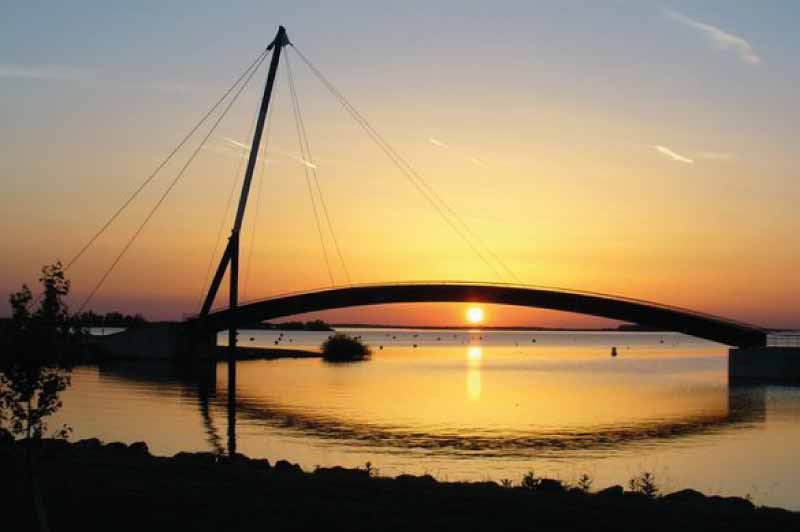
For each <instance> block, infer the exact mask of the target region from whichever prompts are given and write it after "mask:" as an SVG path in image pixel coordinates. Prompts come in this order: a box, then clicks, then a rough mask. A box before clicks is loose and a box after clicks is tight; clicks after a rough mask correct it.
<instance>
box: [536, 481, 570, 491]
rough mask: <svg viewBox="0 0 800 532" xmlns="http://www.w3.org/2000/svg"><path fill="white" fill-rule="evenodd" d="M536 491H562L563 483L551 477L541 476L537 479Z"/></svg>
mask: <svg viewBox="0 0 800 532" xmlns="http://www.w3.org/2000/svg"><path fill="white" fill-rule="evenodd" d="M536 491H543V492H547V493H562V492H563V491H564V484H562V483H561V481H560V480H555V479H552V478H543V479H541V480H539V485H538V486H536Z"/></svg>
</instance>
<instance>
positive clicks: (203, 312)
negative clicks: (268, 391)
mask: <svg viewBox="0 0 800 532" xmlns="http://www.w3.org/2000/svg"><path fill="white" fill-rule="evenodd" d="M284 49H286V52H284V53H285V58H286V59H285V60H284V65H285V67H286V72H287V81H288V84H289V93H290V95H291V100H292V110H293V114H294V120H295V126H296V130H297V136H298V143H299V149H300V157H299V158H296V157H293V158H295V159H296V160H297V161H300V162H302V166H303V169H304V172H305V178H306V182H307V184H308V190H309V197H310V199H311V204H312V207H313V209H312V210H313V213H314V219H315V222H316V227H317V231H318V232H319V237H320V243H321V244H322V251H323V254H324V257H325V264H326V266H327V268H328V275H329V277H330V281H331V287H330V288H326V289H321V290H314V291H309V292H302V293H294V294H288V295H282V296H276V297H271V298H268V299H263V300H260V301H254V302H247V303H243V304H240V303H239V258H240V241H241V233H242V227H243V221H244V217H245V211H246V207H247V202H248V198H249V196H250V189H251V185H252V181H253V174H254V170H255V168H256V166H257V164H258V156H259V152H260V151H261V148H262V136H264V134H265V122H266V121H267V119H268V117H269V108H270V100H271V97H272V91H273V86H274V83H275V79H276V74H277V70H278V65H279V63H280V61H281V57H282V55H281V54H282V52H283V51H284ZM290 50H291V51H293V53H294V55H296V56H297V57H298V58H299V59H300V60H301V61H302V62H303V63H304V64H305V65H306V66H307V67H308V69H309V70H310V71H311V73H312V74H313V75H314V76H315V77H316V78H317V79H318V80H319V81H320V82H321V83H322V85H323V86H324V88H325V89H327V91H328V92H329V93H330V94H331V95H332V96H333V97H334V98H335V99H336V100H337V102H338V103H339V104H340V105H341V106H342V108H343V109H344V110H345V111H346V112H347V113H349V114H350V116H351V117H352V118H353V119H354V120H355V122H356V124H357V125H358V126H359V127H361V129H363V131H364V132H365V133H366V134H367V135H368V136H369V137H370V138H371V140H372V141H374V142H375V144H377V145H378V147H379V148H380V149H381V150H382V151H383V152H384V154H385V155H386V156H387V157H388V159H389V160H390V161H391V162H392V163H393V164H394V165H395V167H396V168H397V170H399V172H400V173H401V174H402V175H403V177H404V178H405V179H406V180H408V181H409V183H410V184H411V185H413V186H414V187H415V188H416V190H417V191H418V192H419V193H420V195H421V196H422V197H423V199H424V200H425V201H426V202H427V203H428V204H429V206H430V207H432V208H433V209H434V210H435V211H436V212H437V213H438V214H439V215H440V217H441V218H442V220H443V221H444V222H446V223H447V224H448V225H449V226H450V227H451V228H452V229H453V231H454V236H458V237H459V238H460V239H461V240H463V241H464V243H465V244H467V245H468V246H469V247H470V249H471V250H472V251H473V252H474V253H475V255H476V257H477V258H478V259H480V260H481V261H482V262H483V263H484V265H486V266H487V267H489V268H491V269H492V271H493V272H494V274H495V275H496V277H497V278H499V279H502V280H505V279H506V278H507V277H510V278H511V279H513V280H515V281H516V280H517V279H516V276H515V275H514V274H513V272H512V271H511V270H510V269H509V268H508V267H507V266H506V265H505V263H503V261H502V259H500V257H498V256H497V255H496V254H494V253H493V252H492V250H491V249H490V248H489V247H488V246H487V245H486V243H485V242H483V241H482V239H481V238H480V237H479V236H478V235H477V234H476V233H475V232H474V231H472V230H471V229H470V227H469V226H468V225H467V224H466V222H465V221H464V219H463V218H462V217H460V216H459V215H458V213H456V212H455V210H454V209H453V208H451V207H450V206H449V205H448V203H447V202H446V201H445V200H444V199H443V198H442V197H441V196H440V195H439V194H438V193H437V192H436V191H435V190H434V189H433V188H432V187H431V186H430V184H429V183H427V182H426V181H425V180H424V179H423V178H422V177H421V175H420V173H419V172H417V171H416V170H415V169H414V168H413V166H411V164H410V163H409V162H408V161H407V160H405V159H404V158H403V157H402V156H401V155H400V154H399V153H398V152H397V151H396V150H394V148H393V147H392V146H391V145H390V144H389V143H388V142H387V141H386V139H385V138H383V137H382V136H381V135H380V134H379V133H378V132H377V131H376V129H375V128H374V127H373V126H372V125H371V124H370V123H369V122H368V121H367V119H366V118H365V117H364V115H363V114H361V113H360V112H359V111H358V110H357V109H356V108H355V107H354V106H353V105H352V103H350V101H349V100H347V99H346V98H345V97H344V96H343V95H342V93H341V92H340V91H338V90H337V89H336V88H335V87H334V86H333V84H332V83H331V82H330V81H329V80H328V79H327V78H325V77H324V76H323V75H322V73H321V72H320V70H319V69H318V68H317V67H316V66H315V65H313V64H312V63H311V61H310V60H309V59H308V58H307V57H306V56H305V55H304V54H303V53H302V52H300V51H299V50H297V47H296V46H295V45H294V44H293V43H291V42H290V41H289V38H288V36H287V34H286V30H285V29H284V28H283V26H281V27H280V28H279V30H278V32H277V34H276V35H275V38H274V39H273V41H272V42H271V43H270V44H269V46H267V47H266V48H265V49H264V50H263V51H262V52H261V54H260V55H259V56H258V57H257V58H256V60H255V61H254V62H253V63H252V64H251V65H250V66H249V67H248V68H247V69H246V70H245V72H244V73H243V74H242V75H241V76H240V77H239V79H238V80H237V81H236V82H235V83H234V84H233V86H231V87H230V88H229V89H228V91H227V92H226V93H225V94H224V95H223V96H222V98H220V100H218V101H217V103H215V104H214V106H213V107H212V108H211V110H209V112H208V113H206V115H204V116H203V118H202V119H201V120H200V122H199V123H198V124H197V125H196V126H195V127H194V128H192V129H191V130H190V131H189V133H188V134H187V136H186V137H184V139H183V140H181V142H180V143H179V144H178V145H177V146H176V147H175V149H174V150H173V151H172V152H171V153H170V154H169V155H168V156H167V158H166V159H165V160H164V161H163V162H162V163H161V164H160V165H158V167H157V168H156V169H155V171H154V172H153V174H151V175H150V176H149V177H148V178H147V179H146V180H145V181H144V182H143V183H142V184H141V186H140V187H139V188H138V189H137V190H136V191H135V192H134V193H133V195H132V196H131V197H130V198H129V199H128V200H127V201H125V202H124V204H123V205H122V206H121V207H120V208H119V209H118V210H117V211H116V212H115V213H114V214H113V215H112V216H111V218H110V219H109V220H108V221H107V222H106V223H105V224H104V225H103V226H102V227H101V228H100V230H99V231H98V232H97V233H96V234H95V235H94V236H93V237H92V238H91V239H90V240H89V241H88V243H87V244H86V245H85V246H84V247H83V248H82V249H81V250H80V251H79V252H78V254H77V255H76V256H75V257H74V258H73V259H72V260H71V261H69V263H68V264H67V266H66V268H65V269H68V268H69V267H70V266H71V265H72V264H73V263H74V262H75V261H76V260H77V259H78V258H80V256H81V255H82V254H83V253H84V252H85V251H86V250H87V249H88V248H89V247H90V246H91V245H92V244H93V243H94V242H95V241H96V240H97V238H98V237H99V236H100V235H101V234H103V232H104V231H105V230H106V229H107V228H108V227H109V226H110V225H111V224H112V223H113V222H114V221H115V220H116V218H117V217H118V216H119V215H120V213H121V212H122V211H123V210H125V209H126V208H127V207H128V205H129V204H130V203H131V202H132V201H133V200H134V199H135V198H136V197H137V195H138V194H139V192H141V190H142V189H144V188H145V187H146V186H147V185H148V184H149V183H150V182H151V181H152V179H153V177H154V176H155V175H156V174H158V172H159V171H160V170H162V169H163V168H164V167H166V166H167V164H168V163H169V162H170V161H171V159H172V157H173V156H174V155H175V153H177V152H178V150H180V149H181V148H182V147H183V146H184V145H185V144H186V143H187V142H188V141H189V140H190V139H191V138H192V136H193V135H194V134H195V132H197V131H198V130H199V129H200V128H201V126H203V124H204V122H205V121H206V120H207V119H209V117H210V116H212V114H213V113H214V112H216V110H217V109H223V110H222V111H221V112H220V113H219V117H218V118H216V119H215V120H214V121H213V124H212V125H211V126H210V128H208V132H207V134H206V135H205V136H204V137H203V139H202V140H201V142H200V143H199V145H198V146H197V148H196V149H195V151H194V152H193V153H192V154H191V156H190V157H189V159H188V161H187V162H186V163H185V164H184V166H183V167H182V168H181V170H180V172H178V173H177V175H176V176H175V178H174V179H173V181H172V182H171V183H170V184H169V186H168V187H167V189H166V190H165V191H164V193H163V194H162V196H161V197H160V198H159V200H158V202H157V203H156V204H155V206H154V207H153V208H152V209H151V210H150V211H149V213H148V214H147V216H146V217H145V219H144V221H143V222H142V224H141V225H140V226H139V227H138V229H137V230H136V231H135V233H134V234H133V236H132V237H131V238H130V240H129V241H128V242H127V243H126V244H125V246H124V247H123V248H122V251H120V253H119V255H117V257H116V258H115V259H114V261H113V262H112V263H111V265H110V266H109V268H108V269H107V270H106V271H105V273H104V274H103V275H102V277H101V278H100V280H99V282H98V283H97V284H96V285H95V287H94V289H93V290H91V292H90V293H89V296H88V297H87V299H86V300H85V301H84V303H83V305H81V307H80V309H79V311H80V310H82V309H83V308H84V307H85V306H86V305H87V304H88V302H89V301H90V300H91V298H92V297H93V296H94V294H95V293H96V292H97V290H98V289H99V288H100V286H101V285H102V284H103V282H104V281H105V280H106V278H107V277H108V275H109V274H110V273H111V271H112V270H113V269H114V267H115V266H116V265H117V264H118V263H119V262H120V260H121V259H122V257H123V256H124V254H125V253H126V252H127V251H128V250H129V249H130V247H131V246H132V244H133V243H134V241H135V240H136V238H137V237H138V236H139V235H140V234H141V232H142V230H143V229H144V227H145V225H146V224H147V223H148V221H149V220H150V219H151V218H152V216H153V215H154V214H155V212H156V210H157V209H158V208H159V206H160V205H161V204H162V203H163V202H164V200H165V199H166V197H167V195H168V194H169V193H170V191H172V190H173V188H174V187H175V185H176V184H177V182H178V180H179V179H180V178H181V176H182V175H183V173H184V171H185V170H186V168H187V167H188V165H189V164H190V163H191V162H192V161H193V160H194V158H195V156H196V155H197V154H198V153H199V151H200V150H201V149H203V146H204V144H205V142H206V141H207V140H208V139H209V137H210V136H211V135H212V134H213V133H214V131H215V129H216V127H217V125H219V123H220V121H221V120H222V119H223V118H224V117H225V114H226V113H227V111H228V110H229V109H230V108H231V106H232V105H233V103H234V102H235V101H236V99H237V98H238V96H239V95H240V94H241V92H242V90H243V89H244V87H245V86H246V85H247V83H248V82H249V81H250V79H251V78H252V77H253V75H254V74H255V73H256V71H257V70H258V69H259V68H260V66H261V64H262V63H263V62H265V60H266V59H267V57H269V58H270V60H269V68H268V72H267V77H266V82H265V84H264V91H263V95H262V96H261V100H260V107H259V110H258V114H257V115H256V118H257V119H256V120H255V122H254V127H253V137H252V143H251V146H250V148H249V155H248V156H247V165H246V168H245V171H244V174H243V176H242V185H241V192H240V195H239V202H238V207H237V208H236V210H235V218H234V220H233V224H232V228H231V232H230V236H229V237H228V241H227V245H226V246H225V248H224V251H223V253H222V255H221V257H220V258H219V263H218V265H217V268H216V271H215V273H214V274H213V276H211V280H210V283H209V284H208V285H207V286H208V290H207V292H206V295H205V299H204V300H203V303H202V306H201V309H200V312H199V314H197V315H196V316H193V317H192V318H190V319H188V320H186V321H185V322H184V323H182V324H181V325H180V326H179V327H173V328H169V329H162V330H160V331H156V330H151V331H149V332H143V333H135V332H133V331H132V332H131V334H130V335H128V337H127V338H117V339H111V338H110V339H108V340H107V341H108V342H109V343H114V344H115V347H114V349H120V350H121V349H127V350H128V351H130V350H132V349H133V346H143V348H144V349H145V350H148V351H150V352H151V353H158V354H159V356H161V355H163V354H164V353H167V352H170V351H172V352H178V351H180V352H183V353H184V354H190V355H191V354H192V353H194V354H196V353H197V352H198V350H194V351H193V349H194V347H197V348H205V347H208V346H211V345H213V346H215V345H216V336H217V332H218V331H220V330H223V329H227V330H228V346H229V347H228V353H229V362H230V364H229V378H230V379H231V384H232V385H231V386H229V388H230V389H235V373H236V370H235V360H236V356H237V354H236V349H237V346H236V344H237V334H236V333H237V329H238V328H239V327H240V326H242V325H245V324H251V323H256V322H260V321H264V320H269V319H274V318H279V317H283V316H289V315H294V314H302V313H307V312H315V311H323V310H330V309H339V308H345V307H352V306H362V305H379V304H387V303H427V302H472V303H477V302H480V303H494V304H502V305H514V306H522V307H531V308H541V309H549V310H557V311H566V312H573V313H580V314H587V315H592V316H598V317H603V318H610V319H614V320H620V321H625V322H632V323H637V324H641V325H644V326H649V327H652V328H656V329H659V330H668V331H676V332H681V333H685V334H688V335H691V336H696V337H699V338H704V339H707V340H711V341H714V342H719V343H721V344H725V345H728V346H732V347H734V349H732V350H731V358H730V362H731V363H730V365H729V367H730V372H731V375H732V376H733V375H735V374H736V375H742V376H752V377H764V376H776V377H781V378H782V377H784V376H786V375H793V376H795V377H796V378H798V379H800V364H798V363H797V361H799V360H800V350H799V349H798V348H797V347H787V346H776V345H771V343H770V340H769V331H768V330H766V329H764V328H761V327H757V326H754V325H749V324H745V323H740V322H736V321H734V320H730V319H726V318H722V317H718V316H712V315H708V314H704V313H701V312H697V311H693V310H689V309H684V308H678V307H673V306H668V305H663V304H658V303H654V302H650V301H642V300H638V299H631V298H626V297H620V296H612V295H608V294H598V293H591V292H581V291H575V290H566V289H557V288H545V287H536V286H527V285H524V284H506V283H470V282H452V281H443V282H414V283H387V284H372V285H358V284H353V283H352V282H351V280H350V278H349V272H348V270H347V267H346V265H345V262H344V259H343V255H342V253H341V251H340V249H339V245H338V241H337V239H336V235H335V232H334V229H333V226H332V224H331V222H330V217H329V214H328V211H327V208H326V207H325V202H324V197H323V193H322V189H321V188H320V186H319V181H318V179H317V173H316V168H317V166H316V165H315V164H313V159H312V157H311V151H310V148H309V143H308V138H307V135H306V128H305V126H304V124H303V119H302V113H301V110H300V105H299V99H298V96H297V91H296V89H295V86H294V80H293V75H292V68H291V66H290V60H289V57H290V54H289V53H288V52H289V51H290ZM226 99H228V100H229V101H227V103H225V104H224V105H223V103H224V102H226ZM209 120H210V119H209ZM268 130H269V128H267V131H268ZM243 153H244V152H243ZM314 184H315V185H316V189H315V188H314V186H315V185H314ZM314 190H316V193H315V192H314ZM315 194H316V195H315ZM231 197H233V193H231ZM315 197H316V198H318V199H316V200H315ZM229 201H230V200H229ZM315 201H318V202H319V208H318V206H317V204H316V203H315ZM323 215H324V216H323ZM325 221H327V229H328V232H329V233H330V235H331V239H332V241H333V246H334V248H335V250H336V253H335V254H332V255H331V256H332V257H337V256H338V258H339V260H340V262H341V266H342V270H343V271H344V273H345V275H346V277H347V283H346V285H344V286H342V285H339V286H336V283H335V282H334V277H333V274H332V269H331V264H330V260H329V255H328V252H327V250H326V246H325V242H324V238H323V234H324V231H323V226H324V225H325V223H324V222H325ZM220 227H223V225H220ZM216 253H217V250H216V249H215V251H214V253H213V254H212V262H211V263H210V264H212V265H213V258H214V256H215V255H216ZM498 266H500V268H498ZM503 270H504V271H505V272H503ZM209 273H210V270H209ZM226 274H227V281H228V283H229V288H228V293H227V296H228V302H227V306H226V307H225V308H222V309H217V310H212V306H213V305H214V304H215V301H216V298H217V294H218V292H219V290H220V287H221V285H222V283H223V279H225V276H226ZM203 284H204V285H206V281H204V282H203ZM136 349H139V347H136Z"/></svg>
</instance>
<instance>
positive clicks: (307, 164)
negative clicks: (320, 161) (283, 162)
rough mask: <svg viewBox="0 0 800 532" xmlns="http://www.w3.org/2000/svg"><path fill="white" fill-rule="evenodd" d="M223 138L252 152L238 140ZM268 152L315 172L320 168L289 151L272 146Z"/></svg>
mask: <svg viewBox="0 0 800 532" xmlns="http://www.w3.org/2000/svg"><path fill="white" fill-rule="evenodd" d="M223 138H224V139H225V140H226V141H227V142H230V143H231V144H233V145H234V146H238V147H239V148H242V149H243V150H246V151H248V152H249V151H250V148H249V147H248V146H247V145H246V144H242V143H241V142H239V141H238V140H233V139H232V138H229V137H223ZM267 151H275V152H278V153H280V154H282V155H285V156H286V157H289V158H290V159H292V160H294V161H297V162H298V163H300V164H303V165H305V166H308V167H309V168H313V169H315V170H316V169H317V168H318V166H317V165H316V164H314V163H310V162H308V161H306V160H305V159H303V158H302V157H298V156H297V155H294V154H293V153H290V152H288V151H283V150H281V149H279V148H277V147H276V146H270V147H269V149H268V150H267Z"/></svg>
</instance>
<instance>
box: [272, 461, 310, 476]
mask: <svg viewBox="0 0 800 532" xmlns="http://www.w3.org/2000/svg"><path fill="white" fill-rule="evenodd" d="M274 470H275V472H276V473H281V474H290V475H299V474H300V473H302V472H303V469H302V468H301V467H300V466H299V465H297V464H292V463H291V462H287V461H286V460H278V461H277V462H275V468H274Z"/></svg>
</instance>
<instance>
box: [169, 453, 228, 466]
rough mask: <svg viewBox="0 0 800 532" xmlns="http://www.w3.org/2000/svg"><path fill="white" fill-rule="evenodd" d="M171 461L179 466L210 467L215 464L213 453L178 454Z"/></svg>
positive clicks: (215, 459) (215, 457)
mask: <svg viewBox="0 0 800 532" xmlns="http://www.w3.org/2000/svg"><path fill="white" fill-rule="evenodd" d="M172 459H173V460H174V461H175V462H177V463H179V464H195V465H212V464H216V463H217V455H215V454H214V453H186V452H183V451H181V452H179V453H178V454H176V455H175V456H173V457H172Z"/></svg>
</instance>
